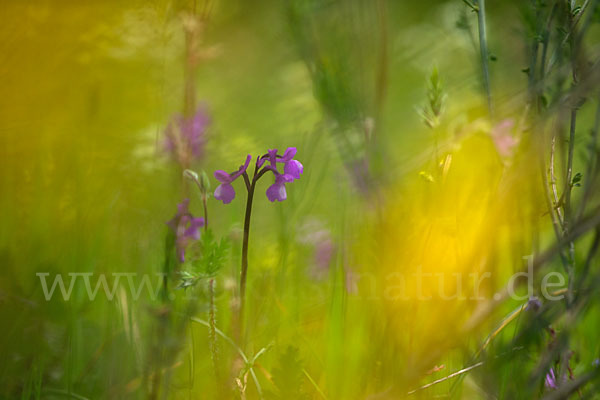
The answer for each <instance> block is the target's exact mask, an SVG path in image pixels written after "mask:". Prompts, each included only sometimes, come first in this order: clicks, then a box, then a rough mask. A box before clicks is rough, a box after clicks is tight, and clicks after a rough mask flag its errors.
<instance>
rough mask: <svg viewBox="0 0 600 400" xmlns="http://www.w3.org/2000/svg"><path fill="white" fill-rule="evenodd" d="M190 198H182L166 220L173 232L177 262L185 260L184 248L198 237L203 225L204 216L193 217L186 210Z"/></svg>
mask: <svg viewBox="0 0 600 400" xmlns="http://www.w3.org/2000/svg"><path fill="white" fill-rule="evenodd" d="M189 204H190V199H184V200H183V201H182V202H181V203H179V204H177V213H176V214H175V216H174V217H173V218H172V219H171V220H170V221H168V222H167V225H168V226H169V228H171V229H172V230H173V232H175V235H176V239H175V246H176V248H177V258H178V259H179V262H184V261H185V250H186V248H187V246H188V245H189V244H190V243H191V242H192V241H194V240H198V239H200V228H201V227H203V226H204V218H195V217H194V216H193V215H192V214H190V212H189V211H188V206H189Z"/></svg>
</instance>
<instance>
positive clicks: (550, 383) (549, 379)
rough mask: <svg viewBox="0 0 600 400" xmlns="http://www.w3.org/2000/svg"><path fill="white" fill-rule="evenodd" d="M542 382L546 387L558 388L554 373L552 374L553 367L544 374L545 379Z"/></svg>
mask: <svg viewBox="0 0 600 400" xmlns="http://www.w3.org/2000/svg"><path fill="white" fill-rule="evenodd" d="M544 384H545V385H546V387H547V388H548V389H558V384H557V382H556V375H554V368H550V371H548V373H547V374H546V380H545V381H544Z"/></svg>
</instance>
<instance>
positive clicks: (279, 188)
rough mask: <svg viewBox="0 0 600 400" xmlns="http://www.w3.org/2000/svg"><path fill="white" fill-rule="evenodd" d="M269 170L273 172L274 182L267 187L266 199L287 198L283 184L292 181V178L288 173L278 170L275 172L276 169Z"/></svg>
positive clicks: (279, 199) (281, 199)
mask: <svg viewBox="0 0 600 400" xmlns="http://www.w3.org/2000/svg"><path fill="white" fill-rule="evenodd" d="M271 168H272V167H271ZM271 170H272V171H273V173H274V174H275V183H274V184H272V185H271V186H269V188H268V189H267V199H269V201H270V202H274V201H275V200H277V201H284V200H285V199H287V192H286V191H285V184H286V182H291V181H293V180H294V178H293V177H292V176H291V175H288V174H280V173H279V172H277V170H273V169H271Z"/></svg>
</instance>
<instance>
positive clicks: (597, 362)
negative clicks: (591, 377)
mask: <svg viewBox="0 0 600 400" xmlns="http://www.w3.org/2000/svg"><path fill="white" fill-rule="evenodd" d="M592 366H593V367H596V368H598V367H600V358H596V359H595V360H594V361H592Z"/></svg>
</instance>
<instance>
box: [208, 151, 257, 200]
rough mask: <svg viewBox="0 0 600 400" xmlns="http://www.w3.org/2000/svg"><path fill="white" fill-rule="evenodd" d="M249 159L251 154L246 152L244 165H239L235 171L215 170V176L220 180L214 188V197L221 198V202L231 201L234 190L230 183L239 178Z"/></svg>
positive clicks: (246, 167)
mask: <svg viewBox="0 0 600 400" xmlns="http://www.w3.org/2000/svg"><path fill="white" fill-rule="evenodd" d="M251 159H252V156H251V155H250V154H248V156H247V157H246V162H245V163H244V165H241V166H240V168H239V169H238V170H237V171H235V172H232V173H230V174H228V173H227V172H225V171H223V170H217V171H215V178H217V180H218V181H219V182H221V184H220V185H219V186H217V188H216V189H215V199H217V200H221V201H222V202H223V204H229V203H231V201H232V200H233V199H234V198H235V190H234V189H233V186H231V183H232V182H233V181H235V180H236V179H237V178H239V177H240V176H241V175H242V174H243V173H244V172H246V170H247V169H248V165H250V160H251Z"/></svg>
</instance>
